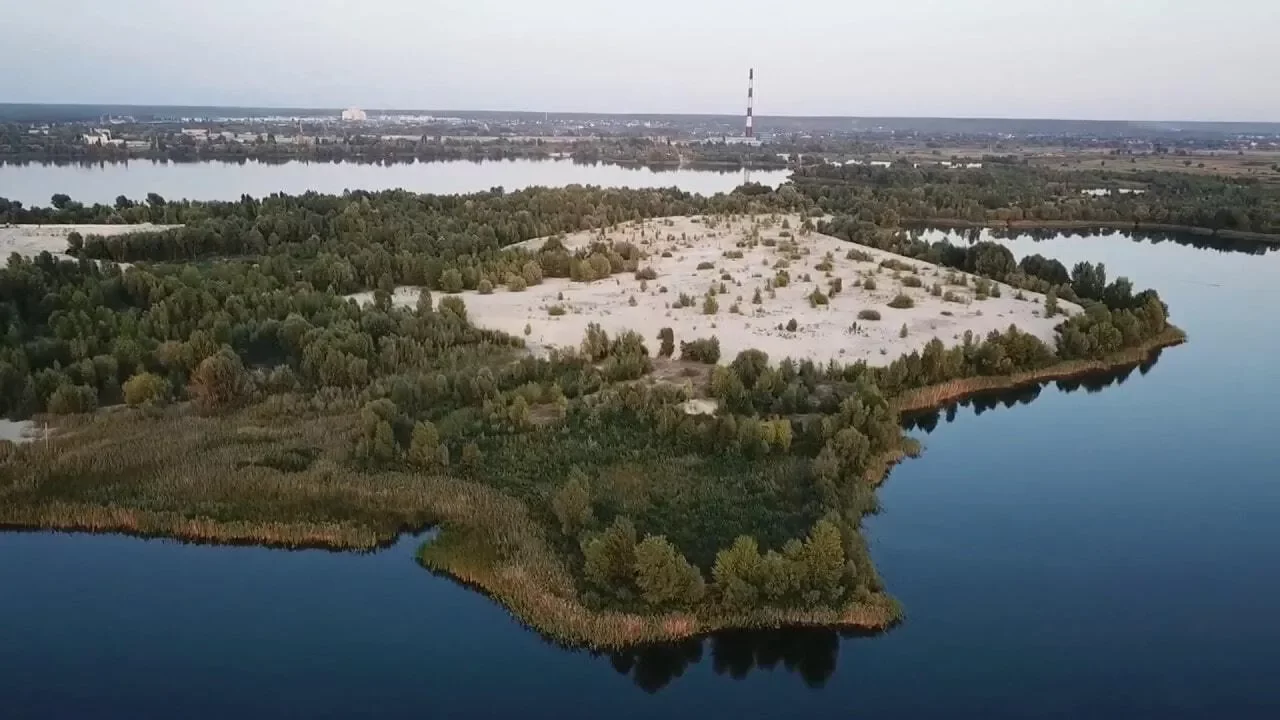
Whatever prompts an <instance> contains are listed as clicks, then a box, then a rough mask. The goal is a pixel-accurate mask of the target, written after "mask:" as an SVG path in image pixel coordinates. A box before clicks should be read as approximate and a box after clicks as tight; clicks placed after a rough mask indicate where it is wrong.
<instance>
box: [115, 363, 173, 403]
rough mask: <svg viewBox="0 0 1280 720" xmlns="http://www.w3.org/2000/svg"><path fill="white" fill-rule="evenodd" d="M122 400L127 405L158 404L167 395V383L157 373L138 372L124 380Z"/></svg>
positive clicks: (165, 398) (163, 400) (166, 397)
mask: <svg viewBox="0 0 1280 720" xmlns="http://www.w3.org/2000/svg"><path fill="white" fill-rule="evenodd" d="M122 389H123V391H124V401H125V403H126V404H127V405H128V406H129V407H138V406H139V405H159V404H160V403H163V402H165V400H167V399H168V397H169V383H168V382H166V381H165V379H164V378H162V377H160V376H159V375H155V374H153V373H149V372H143V373H138V374H137V375H134V376H133V377H131V378H129V379H128V380H126V381H125V382H124V386H123V388H122Z"/></svg>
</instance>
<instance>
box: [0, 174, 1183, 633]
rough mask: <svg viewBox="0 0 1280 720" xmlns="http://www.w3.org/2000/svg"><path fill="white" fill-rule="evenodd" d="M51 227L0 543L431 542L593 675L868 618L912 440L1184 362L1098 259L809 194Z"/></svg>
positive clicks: (15, 267) (22, 214)
mask: <svg viewBox="0 0 1280 720" xmlns="http://www.w3.org/2000/svg"><path fill="white" fill-rule="evenodd" d="M61 205H62V206H63V207H62V208H61V209H59V208H54V209H46V208H42V209H31V210H28V209H25V208H21V207H14V206H13V205H9V204H7V203H0V211H2V212H0V223H8V224H9V225H10V227H6V228H2V229H0V242H3V243H4V244H5V248H6V251H8V250H11V249H12V250H18V251H23V252H25V254H23V252H17V253H15V254H14V255H13V256H11V258H10V260H9V262H8V264H7V266H6V267H4V268H3V269H0V316H3V318H4V321H5V327H6V328H7V331H6V334H5V336H4V340H3V342H2V343H0V413H3V414H4V415H6V416H8V417H9V418H11V419H12V420H14V421H25V420H29V419H34V420H35V421H36V422H35V424H34V425H29V426H26V427H25V429H24V430H23V432H20V433H18V432H11V433H7V436H12V437H13V438H14V439H6V440H0V526H3V527H8V528H55V529H64V530H86V531H104V532H127V533H135V534H139V535H144V536H164V537H173V538H180V539H184V540H188V541H193V542H219V543H252V544H261V545H270V546H279V547H325V548H332V549H344V550H368V549H373V548H376V547H379V546H381V545H384V544H386V543H389V542H390V541H392V540H393V539H394V538H395V537H397V536H398V535H399V534H400V533H403V532H406V531H417V530H421V529H424V528H434V529H435V530H436V532H435V533H433V535H432V537H431V538H430V539H429V540H427V541H426V542H424V544H423V545H422V547H421V550H420V552H419V554H418V559H419V561H420V562H421V564H422V565H423V566H424V567H425V568H427V569H429V570H431V571H433V572H439V573H443V574H446V575H448V576H449V577H452V578H454V579H456V580H458V581H459V582H461V583H464V584H466V585H468V586H471V587H474V588H475V589H477V590H478V591H480V592H483V593H486V594H487V595H489V596H490V597H492V598H493V599H494V600H495V601H497V602H499V603H502V604H503V605H504V606H505V607H507V608H508V609H509V610H510V611H511V612H512V614H513V615H514V616H515V617H516V618H518V619H519V620H520V621H521V622H523V623H525V624H527V625H528V626H530V627H531V628H534V629H536V630H537V631H539V632H541V633H543V634H544V635H546V636H548V637H551V638H553V639H555V640H557V641H559V642H563V643H566V644H571V645H582V646H590V647H593V648H624V647H628V646H633V645H636V644H639V643H644V642H650V641H662V640H673V639H679V638H686V637H692V636H697V635H701V634H705V633H708V632H711V631H714V630H718V629H725V628H748V627H749V628H776V627H783V626H798V625H811V626H824V627H837V628H860V629H868V630H874V629H883V628H886V627H889V626H891V625H892V624H893V623H895V622H897V621H899V620H900V619H901V618H902V617H903V612H904V610H903V608H901V607H900V606H899V605H898V603H897V602H896V601H895V600H894V599H893V598H892V596H891V595H890V593H889V589H888V588H886V587H885V584H884V582H883V581H882V579H881V578H880V576H879V575H878V573H877V571H876V568H875V564H874V563H873V561H872V559H871V557H870V554H869V552H868V549H867V544H866V541H865V540H864V538H863V535H862V522H863V519H864V518H865V517H866V516H867V515H868V514H869V513H873V512H875V511H876V508H877V501H876V487H877V486H878V485H879V483H881V482H882V481H883V480H884V478H885V477H886V475H887V473H888V472H889V470H890V468H891V467H892V466H893V465H894V464H895V463H897V462H899V461H901V460H903V459H904V458H906V457H908V456H911V455H913V454H915V453H916V452H918V450H919V448H918V445H917V444H916V443H915V442H914V441H913V440H912V439H911V438H910V437H908V436H907V435H906V434H904V432H903V430H902V426H901V422H900V420H901V416H902V414H903V413H908V412H913V411H918V410H922V409H928V408H933V407H937V406H939V405H941V404H944V403H946V402H950V401H953V400H955V399H958V398H962V397H966V396H968V395H970V394H973V393H976V392H980V391H985V390H992V389H1000V388H1016V387H1020V386H1023V385H1027V384H1032V383H1040V382H1044V381H1048V380H1052V379H1057V378H1069V377H1076V376H1080V375H1083V374H1087V373H1091V372H1098V371H1103V370H1108V369H1112V368H1117V367H1124V366H1128V365H1136V364H1138V363H1140V362H1142V361H1144V360H1146V359H1147V358H1148V357H1149V356H1150V355H1151V354H1152V353H1154V352H1157V351H1158V350H1159V349H1160V348H1162V347H1165V346H1170V345H1174V344H1177V343H1179V342H1182V341H1183V339H1184V337H1183V334H1182V333H1181V331H1180V330H1178V329H1177V328H1176V327H1174V326H1173V325H1171V324H1170V323H1169V321H1168V308H1167V307H1166V306H1165V304H1164V303H1163V302H1162V301H1161V300H1160V297H1159V295H1158V294H1157V293H1156V292H1155V291H1154V290H1142V291H1135V289H1134V288H1133V286H1132V284H1131V283H1130V282H1129V281H1128V280H1127V279H1125V278H1117V279H1111V280H1109V279H1108V277H1107V273H1106V269H1105V268H1104V267H1103V266H1101V265H1094V264H1091V263H1080V264H1078V265H1076V266H1074V267H1073V268H1067V267H1065V266H1064V265H1062V264H1061V263H1060V262H1057V261H1055V260H1052V259H1048V258H1045V257H1042V256H1040V255H1031V256H1027V257H1024V258H1022V259H1021V260H1017V259H1016V258H1015V257H1014V256H1013V254H1012V253H1011V252H1010V251H1009V250H1008V249H1007V248H1006V247H1004V246H1002V245H1001V244H999V243H997V242H992V241H979V242H974V243H971V244H968V245H954V244H951V243H948V242H945V241H934V242H929V241H928V240H927V239H926V238H925V237H924V236H923V235H922V234H921V233H920V232H919V231H918V230H915V229H911V228H909V227H905V226H903V225H902V224H900V223H898V222H897V221H896V220H895V219H894V218H892V217H883V216H882V217H876V215H875V214H874V212H871V213H869V212H867V211H868V209H869V205H868V203H867V198H866V197H860V195H859V193H858V192H856V191H854V192H849V193H847V194H841V193H832V192H831V184H830V183H808V184H798V185H795V186H792V185H787V186H784V187H783V188H781V189H778V190H772V189H769V188H762V187H760V186H752V185H745V186H743V187H741V188H739V189H738V190H737V191H735V192H733V193H730V194H720V195H716V196H714V197H702V196H698V195H690V194H688V193H684V192H681V191H678V190H675V189H667V190H616V189H601V188H594V187H580V186H571V187H568V188H562V189H546V188H532V189H529V190H523V191H520V192H515V193H506V192H503V191H502V190H501V189H495V190H493V191H490V192H486V193H476V194H471V195H454V196H436V195H419V194H413V193H408V192H404V191H388V192H379V193H369V192H361V191H353V192H348V193H345V194H343V195H340V196H334V195H320V194H315V193H309V194H306V195H301V196H288V195H273V196H270V197H266V198H251V197H244V198H241V199H240V200H238V201H234V202H171V201H165V200H164V199H163V198H160V197H158V196H156V197H153V198H149V199H148V200H146V201H142V202H135V201H131V200H128V199H124V201H123V202H117V203H116V204H115V206H113V207H106V206H94V207H93V208H85V207H83V206H78V205H76V204H74V203H66V202H63V203H61ZM90 221H97V222H105V223H108V224H107V225H106V226H105V228H104V229H102V230H100V229H97V228H94V227H87V226H77V227H74V228H73V227H72V226H71V225H70V223H85V222H90ZM33 222H38V223H41V224H45V225H46V226H57V225H66V229H65V232H64V233H63V234H61V235H60V234H59V233H58V232H55V231H53V230H47V229H46V230H41V231H39V232H36V231H34V230H32V229H30V228H29V227H27V226H28V225H30V224H31V223H33ZM135 223H157V225H156V226H146V227H131V225H132V224H135ZM121 227H128V228H129V230H130V231H129V232H120V231H119V228H121ZM104 230H105V231H104ZM46 428H47V429H46ZM15 440H16V441H15Z"/></svg>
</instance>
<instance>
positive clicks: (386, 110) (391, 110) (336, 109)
mask: <svg viewBox="0 0 1280 720" xmlns="http://www.w3.org/2000/svg"><path fill="white" fill-rule="evenodd" d="M4 107H78V108H81V107H111V108H190V109H222V110H279V111H286V110H306V111H328V112H333V113H335V114H336V113H341V112H342V111H343V110H345V109H348V108H351V107H361V106H359V105H347V106H345V107H342V106H333V107H329V106H319V105H317V106H305V105H237V104H232V105H191V104H181V103H176V104H175V103H137V102H124V103H115V102H111V103H104V102H0V108H4ZM361 109H363V110H365V112H367V113H381V114H410V113H423V114H445V113H461V114H467V113H511V114H517V113H519V114H531V115H541V114H554V115H600V116H623V117H626V116H634V117H647V116H651V117H660V116H678V117H732V118H741V117H742V116H741V114H738V113H732V112H725V113H712V112H687V111H686V112H660V111H643V112H638V111H627V112H607V111H599V110H502V109H484V108H470V109H462V108H402V107H381V108H375V107H361ZM756 118H784V119H809V120H829V119H837V120H966V121H984V120H987V121H989V120H995V121H1005V122H1014V121H1024V122H1090V123H1128V124H1215V125H1280V120H1186V119H1183V120H1176V119H1164V120H1138V119H1117V118H1089V117H1048V116H1039V117H1036V116H999V115H839V114H834V115H833V114H813V115H806V114H785V113H780V114H779V113H775V114H757V115H756Z"/></svg>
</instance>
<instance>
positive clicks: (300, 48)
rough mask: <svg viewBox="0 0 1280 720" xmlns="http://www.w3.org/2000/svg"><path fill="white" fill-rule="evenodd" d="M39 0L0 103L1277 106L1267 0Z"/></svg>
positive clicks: (18, 23)
mask: <svg viewBox="0 0 1280 720" xmlns="http://www.w3.org/2000/svg"><path fill="white" fill-rule="evenodd" d="M210 7H211V6H198V7H197V6H190V5H187V4H185V3H173V2H171V1H170V0H118V1H117V2H115V3H111V4H99V3H89V2H83V1H77V0H43V1H42V2H40V3H21V4H16V5H15V6H13V7H9V8H6V10H5V16H6V21H7V22H6V25H7V29H8V30H9V32H8V33H6V42H5V43H4V44H3V45H0V63H2V64H3V65H4V67H6V68H7V69H9V72H7V73H4V74H3V75H0V101H2V102H32V103H92V104H140V105H192V106H246V107H309V108H348V107H356V108H363V109H366V110H377V109H382V108H398V109H415V108H423V109H430V108H451V109H459V110H462V109H471V110H508V111H510V110H529V111H551V112H596V113H680V114H684V113H695V114H718V115H733V114H739V113H742V112H743V111H744V109H745V93H746V74H747V69H748V68H749V67H754V68H755V69H756V109H755V111H756V114H757V115H758V116H779V115H790V116H860V117H955V118H1001V117H1008V118H1062V119H1091V120H1134V121H1248V122H1277V121H1280V93H1277V92H1276V91H1275V89H1276V88H1277V87H1280V63H1277V62H1275V61H1274V58H1272V57H1270V56H1269V55H1270V53H1271V48H1272V47H1273V46H1274V34H1275V31H1276V30H1277V29H1280V3H1276V2H1274V1H1273V0H1219V1H1218V2H1215V3H1204V2H1199V1H1198V0H1163V1H1162V2H1154V1H1153V2H1141V3H1138V2H1131V3H1123V4H1121V3H1114V2H1108V1H1106V0H1078V2H1075V3H1072V4H1070V5H1069V6H1067V5H1064V4H1062V3H1060V2H1047V1H1046V0H952V1H949V2H947V1H943V0H897V1H896V2H893V3H888V2H859V1H856V0H848V1H845V2H838V1H837V0H793V2H789V3H777V2H765V1H762V0H736V1H734V2H729V1H727V0H701V1H700V2H697V3H691V2H676V1H675V0H651V2H649V3H646V4H645V5H644V7H643V9H642V11H632V10H626V11H619V12H601V8H600V6H599V4H598V3H593V2H590V1H589V0H544V2H541V3H536V4H532V3H519V2H510V1H503V0H469V1H468V2H466V3H450V4H447V5H446V6H443V7H441V6H436V4H435V3H422V2H416V1H414V0H365V2H359V3H353V2H344V1H343V0H310V1H308V2H301V1H300V0H259V1H258V2H251V1H250V0H224V1H223V2H221V3H219V4H217V5H216V6H212V7H213V10H210V9H209V8H210Z"/></svg>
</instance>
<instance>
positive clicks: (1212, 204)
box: [793, 164, 1280, 234]
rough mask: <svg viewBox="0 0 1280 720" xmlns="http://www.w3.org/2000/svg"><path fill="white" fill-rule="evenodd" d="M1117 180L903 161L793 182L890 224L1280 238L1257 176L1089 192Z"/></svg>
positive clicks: (827, 201) (820, 169)
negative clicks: (1186, 230) (1171, 229)
mask: <svg viewBox="0 0 1280 720" xmlns="http://www.w3.org/2000/svg"><path fill="white" fill-rule="evenodd" d="M1117 179H1118V178H1117V176H1114V175H1112V174H1109V173H1107V172H1100V171H1090V172H1083V171H1074V172H1071V171H1054V170H1047V169H1039V168H1033V167H1028V166H1014V165H1003V164H994V165H988V166H985V167H983V168H980V169H969V170H964V171H962V172H961V171H955V170H949V169H943V168H934V167H921V168H912V167H910V166H904V165H894V166H892V167H887V168H886V167H876V166H870V165H827V164H821V165H809V166H805V167H803V168H801V169H800V170H799V171H797V173H796V174H795V175H794V176H793V181H794V182H795V183H796V185H797V187H798V189H799V190H800V192H802V193H803V194H804V195H806V196H807V197H809V198H811V199H813V200H814V201H816V202H817V204H818V206H819V207H821V208H822V209H823V210H826V211H829V212H833V213H840V212H849V211H850V210H851V209H855V208H856V217H857V218H858V219H860V220H863V221H867V222H872V223H875V224H877V225H881V226H884V227H893V226H895V225H898V224H900V223H901V222H903V221H909V220H910V221H928V220H942V219H946V220H962V221H967V222H981V223H988V222H1021V221H1032V222H1034V221H1042V222H1061V221H1081V222H1100V223H1115V222H1125V223H1128V222H1132V223H1137V224H1157V225H1179V226H1187V227H1198V228H1210V229H1215V230H1217V229H1229V230H1243V231H1249V232H1257V233H1268V234H1280V189H1277V188H1276V186H1275V185H1274V183H1267V182H1263V181H1260V180H1257V179H1253V178H1232V177H1220V176H1208V175H1193V174H1189V173H1173V172H1146V173H1137V174H1127V175H1125V176H1124V180H1125V181H1126V182H1130V183H1139V184H1141V185H1142V186H1143V188H1144V192H1142V193H1112V194H1106V195H1088V194H1084V193H1083V192H1082V191H1084V190H1089V189H1092V188H1097V187H1105V186H1108V185H1112V184H1114V183H1115V182H1116V180H1117Z"/></svg>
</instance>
